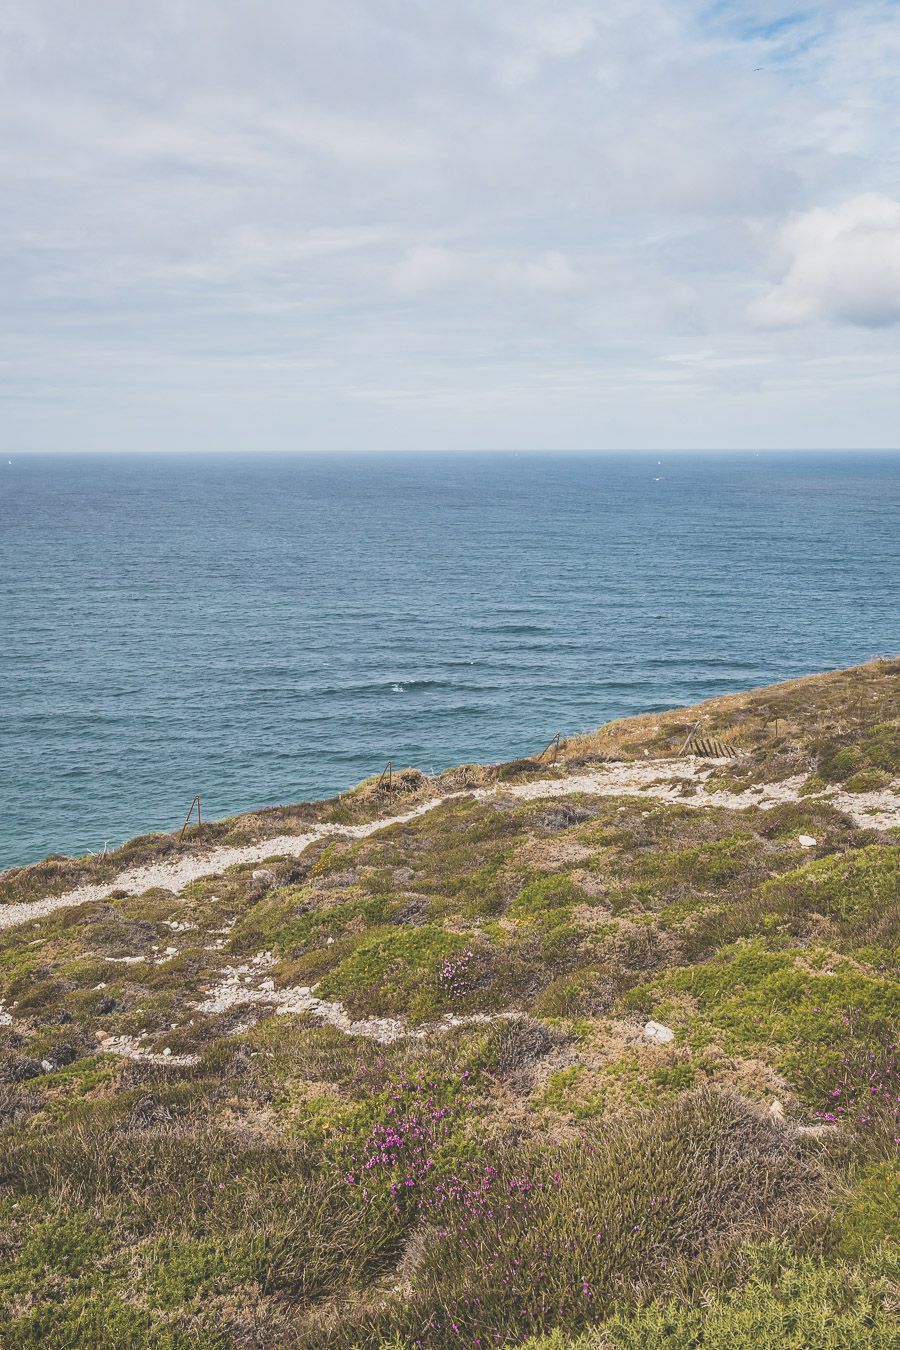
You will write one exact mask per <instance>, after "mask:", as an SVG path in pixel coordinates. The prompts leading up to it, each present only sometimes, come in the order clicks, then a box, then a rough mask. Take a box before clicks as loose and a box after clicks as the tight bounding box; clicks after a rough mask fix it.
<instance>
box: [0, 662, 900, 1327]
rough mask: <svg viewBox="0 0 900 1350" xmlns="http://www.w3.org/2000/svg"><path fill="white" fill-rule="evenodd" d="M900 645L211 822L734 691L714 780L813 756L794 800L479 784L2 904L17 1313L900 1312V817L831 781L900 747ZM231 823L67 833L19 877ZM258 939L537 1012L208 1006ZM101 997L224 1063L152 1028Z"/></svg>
mask: <svg viewBox="0 0 900 1350" xmlns="http://www.w3.org/2000/svg"><path fill="white" fill-rule="evenodd" d="M898 675H900V664H897V663H888V662H880V663H873V664H872V665H870V666H867V667H862V668H859V669H858V670H856V671H846V672H835V673H833V674H830V675H827V676H822V677H816V678H815V679H812V680H806V681H797V682H792V683H791V684H789V685H784V686H776V687H775V688H774V689H769V690H760V691H753V692H752V693H750V694H747V695H740V696H733V697H732V696H730V697H729V698H726V699H720V700H713V701H712V702H711V703H709V704H706V705H703V706H702V707H701V708H699V709H697V710H696V711H695V710H687V711H686V710H678V711H676V712H674V713H671V714H667V713H662V714H653V715H651V716H649V717H647V718H638V719H629V720H627V721H623V722H621V723H617V724H614V725H613V726H612V727H610V728H607V729H603V730H601V731H600V732H599V733H596V734H595V735H594V736H592V737H587V738H584V739H579V740H577V741H575V742H569V743H568V744H567V745H566V746H564V747H563V750H562V752H561V758H560V764H559V765H556V766H552V765H549V764H547V763H546V762H536V761H532V760H523V761H519V762H517V763H515V764H513V765H509V766H501V767H500V768H498V769H482V768H478V767H477V766H464V767H463V769H461V770H459V771H450V772H448V773H447V774H446V775H442V777H441V780H440V783H439V784H436V783H435V782H432V781H429V780H426V779H424V778H423V776H422V775H417V774H415V773H410V774H406V775H398V776H397V779H396V783H395V786H394V788H393V789H392V790H391V791H388V790H387V789H386V788H385V786H384V785H383V784H382V785H381V786H379V785H378V783H377V781H375V780H370V781H368V782H367V783H365V784H362V785H360V787H359V788H358V789H357V790H355V791H353V792H351V793H348V794H345V795H344V797H342V798H341V799H336V800H335V801H333V802H330V803H314V804H302V803H301V804H299V805H298V806H295V807H280V808H275V809H273V810H272V811H270V812H269V811H267V812H259V813H254V814H253V815H250V816H245V817H241V818H235V819H234V820H231V821H225V822H219V823H217V824H216V825H215V826H211V827H210V833H209V835H208V840H215V841H218V842H223V841H226V840H227V841H229V842H234V843H240V842H246V841H250V840H258V839H267V838H268V839H271V840H272V846H273V852H274V851H275V849H277V836H278V834H279V832H291V831H297V830H299V829H308V827H309V825H310V824H311V823H313V822H315V821H316V820H323V819H332V820H343V821H345V822H347V823H354V822H361V821H365V820H372V819H376V818H378V817H381V816H385V817H387V816H389V815H391V814H398V813H399V812H401V811H402V810H404V809H405V808H406V807H408V806H409V805H410V804H412V803H414V802H417V801H424V800H425V799H426V798H428V797H430V796H432V795H433V794H434V793H435V791H436V790H438V788H439V787H440V788H444V789H448V790H457V789H465V788H466V787H471V786H475V785H479V786H483V785H485V784H489V783H494V784H500V785H501V788H503V785H507V784H515V783H520V782H527V781H533V780H535V779H536V778H543V777H554V776H556V777H559V776H560V775H561V774H562V773H563V772H564V771H565V769H564V765H565V764H566V763H568V764H569V765H572V764H581V763H583V764H587V765H594V764H597V763H599V759H598V756H605V755H621V756H623V757H625V758H633V759H640V760H642V759H644V758H645V756H644V751H645V750H647V751H649V752H650V753H651V754H674V753H676V752H677V750H678V747H679V746H680V745H681V744H683V742H684V739H685V737H686V736H687V734H688V731H689V730H690V728H691V726H692V725H693V724H694V722H696V720H697V718H698V717H700V718H701V719H706V720H705V723H704V727H705V734H707V735H710V736H717V737H720V738H723V739H727V740H729V741H730V743H732V744H733V745H735V747H736V748H737V749H738V750H739V751H740V753H739V754H738V756H737V757H736V758H734V759H731V760H729V763H728V765H727V766H725V767H723V768H722V769H721V770H718V769H717V770H716V771H715V772H714V773H713V775H712V777H711V778H710V779H709V786H710V787H711V788H713V789H715V787H716V786H718V787H720V788H722V789H728V790H729V791H742V790H743V789H744V788H746V787H748V786H749V785H751V784H753V783H764V782H768V781H772V782H775V781H783V780H784V779H786V778H791V777H795V778H797V779H798V780H800V779H805V788H806V792H805V794H804V795H803V797H802V800H800V801H798V802H785V803H782V804H780V805H778V806H777V807H775V808H774V809H771V810H761V809H759V808H758V807H748V808H747V809H744V810H741V811H732V810H728V809H725V808H723V807H721V806H714V807H711V808H706V809H703V810H697V809H695V808H692V807H691V806H690V805H689V804H688V803H689V798H687V797H685V798H684V799H682V800H679V801H674V802H649V801H647V800H645V799H641V798H638V797H627V796H624V797H618V798H595V797H590V796H584V795H583V794H582V795H575V794H573V795H571V796H568V797H567V796H565V795H561V796H555V797H552V798H545V799H538V800H528V801H525V800H523V799H517V798H510V797H508V796H505V795H503V793H502V792H501V794H500V795H498V796H497V797H494V798H488V799H484V800H475V799H474V798H472V797H471V796H470V797H468V798H458V799H454V800H449V801H446V802H444V803H443V804H442V805H441V806H440V807H438V808H436V809H435V810H433V811H431V812H429V813H428V814H425V815H423V816H421V817H419V818H417V819H415V820H412V821H409V822H406V823H404V824H394V825H393V826H391V827H390V828H388V829H385V830H383V831H380V832H378V833H376V834H373V835H371V836H369V837H366V838H364V839H349V838H333V839H331V840H329V841H327V842H325V841H322V842H320V843H317V844H315V845H313V846H311V847H310V849H309V850H308V851H307V853H306V854H305V855H304V856H303V857H302V858H300V859H297V858H289V857H283V858H280V859H278V858H275V859H274V860H272V861H271V862H269V863H267V864H266V870H267V871H269V872H271V874H272V875H271V876H269V877H264V878H262V879H260V878H257V879H256V880H254V879H253V877H252V872H253V870H254V869H255V867H256V864H252V865H247V866H241V867H235V868H231V869H229V870H228V871H227V872H226V873H223V874H222V875H220V876H214V877H208V878H204V879H203V880H201V881H198V882H195V883H193V884H192V885H191V886H189V887H188V888H187V889H186V890H185V892H184V893H183V894H181V895H179V896H173V895H171V894H170V893H168V892H166V891H164V890H159V889H157V890H152V891H148V892H146V893H145V894H144V895H141V896H135V897H129V896H126V895H123V894H121V893H117V894H113V895H111V896H109V897H106V898H104V899H103V900H101V901H100V902H97V903H90V904H86V905H80V906H77V907H73V908H71V909H65V910H61V911H59V912H57V913H55V914H53V915H50V916H47V917H45V918H44V919H41V920H38V921H34V922H32V923H29V924H26V925H22V926H21V927H18V928H14V929H10V930H8V931H4V932H2V933H0V997H2V999H3V1000H4V1008H5V1010H6V1012H7V1014H8V1015H9V1018H10V1020H9V1022H8V1023H4V1025H2V1026H0V1345H2V1346H3V1347H4V1350H5V1347H6V1346H13V1347H26V1346H27V1347H31V1346H36V1345H40V1346H42V1347H44V1346H46V1347H48V1350H57V1348H59V1350H64V1348H65V1350H68V1347H73V1346H76V1345H90V1346H100V1347H110V1350H112V1347H116V1350H119V1347H132V1346H133V1347H135V1350H137V1347H144V1346H147V1347H149V1346H153V1347H156V1346H162V1347H172V1348H173V1350H174V1348H175V1347H179V1348H180V1347H210V1348H211V1350H219V1347H222V1348H223V1350H224V1347H226V1346H232V1345H236V1346H247V1347H250V1346H258V1345H265V1346H269V1345H273V1346H274V1345H277V1346H279V1347H282V1346H284V1347H286V1350H328V1347H333V1350H370V1348H371V1350H376V1348H377V1350H431V1348H433V1350H443V1347H450V1346H453V1347H458V1346H460V1345H472V1346H475V1345H478V1346H479V1350H487V1347H489V1346H492V1347H514V1346H519V1347H521V1346H524V1345H526V1344H527V1345H529V1347H530V1350H538V1347H540V1350H563V1348H564V1347H565V1348H566V1350H574V1348H575V1347H577V1350H601V1347H602V1348H603V1350H608V1347H610V1346H629V1347H632V1346H633V1347H638V1346H640V1347H642V1350H643V1347H650V1348H651V1350H653V1347H657V1346H658V1347H660V1350H663V1347H679V1346H684V1347H688V1346H698V1347H699V1346H720V1347H722V1348H723V1350H724V1348H725V1347H729V1348H730V1350H738V1347H741V1348H742V1347H743V1346H745V1345H758V1346H760V1347H762V1348H763V1350H768V1347H771V1350H775V1347H780V1346H782V1345H784V1346H795V1347H797V1350H800V1348H801V1347H810V1348H811V1347H813V1346H815V1347H818V1346H819V1345H822V1346H825V1347H832V1346H833V1347H834V1348H835V1350H837V1347H838V1346H841V1347H843V1346H845V1345H847V1346H850V1345H854V1346H855V1345H857V1344H859V1345H866V1346H868V1345H872V1346H875V1347H876V1350H877V1348H878V1347H882V1346H884V1347H886V1346H888V1345H893V1344H894V1343H895V1342H894V1340H893V1339H891V1338H892V1334H893V1327H892V1325H891V1322H890V1316H891V1306H892V1305H891V1304H890V1302H889V1297H890V1296H889V1293H888V1281H889V1278H890V1277H891V1275H892V1273H893V1272H892V1268H891V1265H890V1260H889V1255H888V1247H887V1244H888V1242H889V1241H890V1238H891V1236H892V1235H893V1233H894V1232H895V1230H896V1226H897V1223H898V1214H897V1204H898V1197H897V1185H896V1173H895V1170H894V1157H895V1141H896V1138H897V1137H898V1136H900V1128H898V1124H897V1119H896V1114H895V1112H896V1085H897V1074H898V1062H897V1061H898V1057H897V1050H896V1044H895V1027H896V1021H897V1012H898V985H897V981H896V961H897V930H898V921H897V913H898V907H897V898H898V894H900V870H898V869H900V850H898V848H897V837H896V835H891V834H888V833H879V832H878V831H875V830H873V829H870V828H863V827H862V826H860V825H856V824H854V821H853V819H851V817H850V816H849V815H846V814H843V813H842V812H840V811H838V810H836V809H835V808H834V806H833V805H831V804H830V803H829V801H828V800H826V799H824V798H823V797H821V796H819V795H816V794H819V793H821V792H823V791H827V790H828V789H830V788H836V787H840V788H841V789H842V790H843V789H846V790H847V791H849V792H850V793H851V795H852V794H853V793H860V792H864V791H872V790H877V789H879V788H880V787H881V786H883V785H884V783H885V781H886V779H887V778H888V777H890V776H891V775H896V773H897V769H898V744H900V741H898V737H900V721H898V716H900V695H898V686H900V680H898V678H897V677H898ZM800 834H807V835H811V836H812V837H813V838H814V839H815V840H816V844H815V846H814V847H813V848H810V849H804V848H803V847H801V846H800V844H799V840H798V836H799V835H800ZM202 846H203V841H202V840H198V839H197V838H196V836H190V837H189V838H188V839H187V841H186V843H185V845H184V847H183V849H179V848H178V846H177V845H176V843H175V841H173V840H172V838H171V837H170V836H155V837H153V836H151V837H142V838H141V839H138V840H134V841H131V843H130V844H129V845H127V846H125V848H124V849H123V850H120V851H119V853H118V854H117V855H114V856H113V855H111V856H110V857H108V858H102V859H87V860H84V859H74V860H65V859H62V860H60V859H57V860H48V861H47V862H45V863H44V864H41V865H39V866H38V867H37V868H35V869H24V870H22V869H20V870H19V871H18V872H15V873H10V874H6V875H5V876H4V877H3V878H0V902H2V900H3V899H6V900H16V899H28V898H34V897H35V896H37V895H41V894H50V893H53V892H54V891H58V890H60V889H64V888H65V887H66V886H67V885H71V884H73V883H74V882H75V881H76V880H91V879H94V880H102V879H104V878H106V879H111V878H112V876H113V875H114V873H115V871H116V870H117V869H118V868H119V867H120V866H122V865H124V864H125V863H129V864H133V863H135V862H139V861H142V860H148V859H154V858H155V859H165V858H175V857H178V856H181V853H182V852H185V851H187V852H190V851H191V850H193V849H195V848H198V847H202ZM232 922H233V927H230V925H231V924H232ZM185 925H187V927H185ZM223 930H227V931H224V932H223ZM168 948H172V949H174V950H173V951H171V952H168V951H167V949H168ZM262 952H271V953H272V955H273V964H272V965H271V966H270V965H268V964H266V965H265V966H253V965H252V958H254V957H255V956H257V954H259V953H262ZM121 957H129V958H134V957H137V958H139V959H137V960H132V961H129V962H127V963H122V962H121V961H120V960H117V958H121ZM244 962H246V963H248V964H250V969H251V973H250V975H249V976H248V984H247V987H248V989H250V988H253V987H256V985H258V984H259V983H260V982H261V981H262V978H263V976H269V977H271V979H272V981H273V983H274V986H275V990H276V991H277V990H279V989H280V988H282V987H284V986H295V985H300V984H304V985H309V984H313V983H316V982H318V990H317V992H318V993H319V994H320V995H321V997H323V998H325V999H332V1000H339V1001H341V1002H342V1003H343V1004H344V1005H345V1006H346V1008H347V1010H348V1011H349V1013H350V1014H351V1015H352V1016H354V1017H356V1018H367V1017H398V1018H405V1019H408V1021H409V1023H410V1024H411V1025H412V1026H413V1027H415V1028H417V1029H418V1030H420V1031H422V1029H423V1028H427V1027H428V1026H429V1025H430V1024H432V1023H434V1022H435V1021H436V1020H437V1019H438V1018H440V1017H442V1016H443V1015H444V1014H446V1013H451V1012H452V1013H459V1014H463V1015H465V1014H470V1013H478V1014H495V1013H499V1012H504V1013H507V1014H510V1013H512V1014H514V1016H512V1017H509V1018H507V1019H504V1020H501V1021H497V1022H495V1023H493V1024H486V1023H480V1022H477V1021H476V1022H474V1023H472V1022H466V1023H464V1024H463V1025H461V1026H457V1027H456V1028H455V1029H453V1030H450V1031H448V1032H446V1033H444V1032H441V1033H440V1034H438V1033H437V1032H434V1031H423V1032H422V1035H421V1038H419V1039H412V1038H409V1039H402V1040H400V1041H397V1042H395V1043H393V1044H389V1045H385V1044H380V1043H379V1042H378V1041H375V1040H372V1039H365V1038H361V1037H351V1036H346V1035H343V1034H341V1033H340V1032H339V1031H338V1030H336V1029H334V1028H333V1027H330V1026H328V1025H320V1024H319V1022H318V1020H317V1019H316V1017H315V1016H312V1015H292V1016H277V1015H275V1014H274V1012H273V1009H272V1007H271V1006H270V1005H259V1006H257V1007H253V1005H252V1004H247V1005H242V1006H238V1007H235V1008H233V1009H231V1010H225V1011H223V1012H220V1013H216V1014H211V1013H205V1012H203V1013H201V1012H200V1011H199V1009H198V1007H197V1005H198V1004H199V1003H200V1002H201V1001H202V1000H203V999H204V998H205V997H206V996H207V995H208V993H209V991H210V990H211V989H212V988H213V987H215V986H217V985H218V983H219V981H220V980H221V978H222V973H223V968H224V967H225V966H229V965H235V964H239V963H244ZM648 1017H653V1018H655V1019H656V1020H658V1021H661V1022H663V1023H664V1024H666V1025H667V1026H670V1027H671V1028H672V1029H673V1030H674V1031H675V1033H676V1037H675V1041H674V1042H673V1043H672V1044H671V1045H666V1046H658V1045H654V1044H652V1043H651V1042H650V1041H649V1040H648V1039H647V1038H646V1037H645V1036H644V1035H643V1024H644V1021H645V1020H646V1019H647V1018H648ZM98 1032H104V1033H107V1034H109V1035H113V1036H115V1035H123V1034H124V1035H130V1036H141V1035H143V1034H144V1033H146V1044H147V1045H151V1046H153V1047H155V1048H156V1049H161V1048H162V1047H163V1046H166V1045H169V1046H170V1047H171V1048H172V1049H173V1050H175V1052H176V1053H185V1052H186V1053H190V1054H192V1055H195V1056H196V1057H197V1059H196V1062H195V1063H191V1064H187V1065H182V1066H178V1065H173V1064H171V1062H169V1063H163V1064H151V1063H148V1062H146V1061H143V1060H129V1059H124V1058H121V1057H119V1056H117V1055H113V1054H106V1053H103V1051H102V1048H101V1047H102V1044H103V1042H102V1041H98V1039H97V1033H98ZM47 1065H49V1068H48V1067H47ZM774 1096H777V1097H779V1099H780V1100H781V1101H782V1103H783V1106H784V1108H785V1112H786V1123H785V1124H779V1123H778V1122H777V1121H773V1120H771V1119H770V1118H769V1116H768V1114H767V1112H768V1107H769V1104H770V1102H771V1100H772V1098H773V1097H774ZM798 1122H800V1123H803V1124H805V1125H809V1124H812V1125H818V1126H820V1127H821V1126H822V1125H823V1123H824V1127H825V1129H826V1133H824V1134H810V1133H808V1132H806V1133H805V1132H802V1131H801V1132H799V1133H798V1132H795V1130H794V1125H795V1124H796V1123H798ZM529 1338H532V1339H531V1340H530V1341H529Z"/></svg>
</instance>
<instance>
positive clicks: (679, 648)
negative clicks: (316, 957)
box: [0, 453, 900, 866]
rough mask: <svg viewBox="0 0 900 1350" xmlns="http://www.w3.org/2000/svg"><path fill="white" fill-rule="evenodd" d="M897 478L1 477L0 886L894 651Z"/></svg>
mask: <svg viewBox="0 0 900 1350" xmlns="http://www.w3.org/2000/svg"><path fill="white" fill-rule="evenodd" d="M898 507H900V456H897V455H889V454H878V455H875V454H862V453H859V454H827V455H824V454H823V455H817V454H802V455H801V454H769V453H766V454H763V453H761V454H759V455H756V454H752V453H746V454H745V453H741V454H728V455H724V454H723V455H711V454H697V455H689V454H683V453H677V454H676V453H657V454H628V455H625V454H621V455H615V454H602V455H601V454H597V455H590V454H531V453H529V454H525V453H522V454H518V455H516V454H458V455H449V454H430V455H412V454H396V455H369V454H367V455H350V454H347V455H328V456H326V455H321V456H317V455H295V456H292V455H279V456H275V455H265V454H258V455H253V456H249V455H248V456H243V457H238V456H226V455H219V456H217V455H212V454H208V455H201V454H197V455H192V456H175V455H170V456H167V455H163V454H161V455H158V456H143V455H131V454H123V455H120V456H77V455H70V456H66V455H57V456H53V455H41V456H30V457H24V456H23V457H19V458H17V457H15V456H14V457H13V459H12V462H11V463H8V462H7V460H6V458H5V457H4V459H3V461H2V462H0V619H2V641H0V704H2V725H0V866H10V865H17V864H21V863H27V862H30V861H33V860H35V859H38V858H40V857H43V856H44V855H46V854H47V853H49V852H62V853H73V852H77V853H81V852H86V851H88V850H97V849H102V848H103V847H104V846H105V845H108V846H109V847H110V848H112V847H114V846H115V845H118V844H120V843H121V842H122V841H123V840H125V839H127V838H129V837H130V836H132V835H134V834H137V833H139V832H143V831H146V830H170V829H172V828H173V827H175V826H177V825H179V824H180V822H181V820H182V818H183V817H184V814H185V812H186V811H187V808H188V804H189V803H190V800H191V798H192V796H193V794H194V793H195V792H199V793H201V794H202V801H203V809H204V813H205V814H207V815H209V816H210V817H215V816H220V815H224V814H229V813H231V812H236V811H244V810H247V809H249V808H252V807H256V806H261V805H266V804H271V803H276V802H288V801H297V800H300V799H303V798H311V797H318V796H323V795H328V794H332V793H335V792H338V791H340V790H342V789H344V788H346V787H347V786H348V785H350V784H351V783H353V782H355V781H357V780H359V779H360V778H362V777H364V776H366V775H368V774H371V773H377V772H380V770H381V769H382V768H383V767H384V765H385V762H386V761H387V760H388V759H392V760H393V762H394V764H395V766H401V765H408V764H413V765H417V766H418V767H420V768H422V769H425V770H427V771H431V770H432V769H434V770H440V769H442V768H445V767H447V766H448V765H452V764H456V763H459V762H462V761H465V760H471V759H475V760H480V761H495V760H501V759H505V758H510V757H513V756H517V755H521V754H524V753H527V752H529V751H535V750H539V749H541V748H542V747H543V746H544V745H545V744H546V742H547V741H549V740H550V738H551V737H552V736H553V735H554V734H555V733H556V732H557V731H562V732H563V733H564V734H566V733H571V732H574V731H579V730H582V729H587V728H590V727H594V726H597V725H599V724H600V723H602V722H604V721H607V720H608V719H609V718H613V717H619V716H622V715H623V714H628V713H634V712H639V711H645V710H650V709H662V708H668V707H671V706H675V705H678V704H682V703H691V702H694V701H695V700H697V699H702V698H705V697H707V696H710V695H713V694H718V693H722V692H726V691H731V690H740V689H745V688H747V687H749V686H752V685H759V684H764V683H768V682H770V681H774V680H783V679H786V678H789V677H791V676H795V675H802V674H806V673H809V672H813V671H819V670H823V669H826V668H829V667H835V666H843V665H850V664H853V663H856V662H859V661H864V660H866V659H868V658H869V657H871V656H874V655H878V654H884V653H892V654H893V653H895V652H896V651H897V650H898V648H900V602H898V595H900V586H898V581H900V529H898Z"/></svg>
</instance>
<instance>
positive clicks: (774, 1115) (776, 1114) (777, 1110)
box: [769, 1097, 784, 1121]
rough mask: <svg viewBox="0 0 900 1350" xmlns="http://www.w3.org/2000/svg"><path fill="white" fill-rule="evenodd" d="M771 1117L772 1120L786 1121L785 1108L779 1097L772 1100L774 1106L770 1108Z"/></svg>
mask: <svg viewBox="0 0 900 1350" xmlns="http://www.w3.org/2000/svg"><path fill="white" fill-rule="evenodd" d="M769 1116H770V1117H771V1119H772V1120H779V1121H780V1120H784V1107H783V1106H782V1105H781V1102H780V1101H779V1100H778V1098H777V1097H774V1098H773V1099H772V1105H771V1106H770V1107H769Z"/></svg>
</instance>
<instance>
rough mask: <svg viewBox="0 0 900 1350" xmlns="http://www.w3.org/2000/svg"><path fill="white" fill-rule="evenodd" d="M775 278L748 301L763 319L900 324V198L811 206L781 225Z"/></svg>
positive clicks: (874, 196) (877, 196)
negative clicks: (780, 269) (780, 270)
mask: <svg viewBox="0 0 900 1350" xmlns="http://www.w3.org/2000/svg"><path fill="white" fill-rule="evenodd" d="M778 242H779V253H780V255H781V256H782V257H783V258H784V259H785V260H786V262H787V267H786V271H785V273H784V276H783V278H782V279H781V281H779V282H778V284H777V285H776V286H774V287H773V288H772V289H771V290H770V291H769V292H768V294H767V295H765V296H764V297H763V298H762V299H761V300H759V301H757V302H756V303H755V304H754V305H753V306H752V307H751V313H752V314H753V316H754V318H756V320H757V321H758V322H760V323H762V324H771V325H773V326H776V327H777V326H780V325H785V326H789V325H799V324H811V323H817V322H822V321H825V322H833V323H845V324H857V325H859V326H861V327H863V328H883V327H885V326H887V325H890V324H897V323H900V201H895V200H894V199H893V198H892V197H887V196H884V195H883V194H881V193H876V192H869V193H864V194H862V195H861V196H858V197H853V198H851V199H850V200H849V201H845V202H842V203H841V204H840V205H838V206H833V207H816V208H814V209H813V210H811V211H805V212H803V213H802V214H801V215H799V216H797V217H796V218H795V219H793V220H791V221H790V222H789V223H788V224H787V225H785V226H784V228H783V229H782V231H781V234H780V238H779V241H778Z"/></svg>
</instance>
